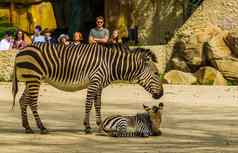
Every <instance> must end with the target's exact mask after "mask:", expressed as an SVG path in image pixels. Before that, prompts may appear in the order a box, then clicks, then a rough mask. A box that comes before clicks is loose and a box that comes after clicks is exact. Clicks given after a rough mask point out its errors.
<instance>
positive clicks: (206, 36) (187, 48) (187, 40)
mask: <svg viewBox="0 0 238 153" xmlns="http://www.w3.org/2000/svg"><path fill="white" fill-rule="evenodd" d="M221 31H222V30H221V29H219V28H218V27H216V26H213V25H210V24H208V25H207V26H206V27H203V28H201V29H197V30H196V31H195V32H194V33H190V31H183V32H181V33H180V38H179V40H178V41H179V42H180V44H181V43H183V44H184V45H182V46H181V45H180V46H181V47H182V48H181V49H179V50H180V55H179V56H182V57H183V58H184V59H185V60H186V63H187V64H188V65H190V66H191V67H195V68H196V67H199V66H200V65H202V64H204V62H205V56H204V52H203V51H204V43H205V42H208V41H209V40H211V39H212V38H213V37H214V36H216V35H218V34H219V33H220V32H221ZM176 44H178V43H177V42H176ZM176 44H175V45H176Z"/></svg>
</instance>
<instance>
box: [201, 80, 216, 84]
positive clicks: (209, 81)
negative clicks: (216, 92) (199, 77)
mask: <svg viewBox="0 0 238 153" xmlns="http://www.w3.org/2000/svg"><path fill="white" fill-rule="evenodd" d="M203 84H204V85H213V84H214V80H207V81H205V82H204V83H203Z"/></svg>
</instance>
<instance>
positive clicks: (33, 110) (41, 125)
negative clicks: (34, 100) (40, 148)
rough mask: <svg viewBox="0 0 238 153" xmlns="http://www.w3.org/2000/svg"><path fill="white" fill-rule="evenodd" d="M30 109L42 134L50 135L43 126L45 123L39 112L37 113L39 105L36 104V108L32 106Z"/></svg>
mask: <svg viewBox="0 0 238 153" xmlns="http://www.w3.org/2000/svg"><path fill="white" fill-rule="evenodd" d="M30 107H31V111H32V113H33V115H34V118H35V120H36V125H37V127H38V128H39V129H40V131H41V134H47V133H49V131H48V129H47V128H45V127H44V125H43V123H42V121H41V119H40V116H39V114H38V111H37V104H36V106H35V105H33V104H32V105H31V106H30Z"/></svg>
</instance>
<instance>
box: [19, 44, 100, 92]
mask: <svg viewBox="0 0 238 153" xmlns="http://www.w3.org/2000/svg"><path fill="white" fill-rule="evenodd" d="M102 54H103V48H102V47H101V46H99V45H89V44H82V45H70V46H67V47H66V46H63V45H59V44H47V43H37V44H33V45H32V46H29V47H26V48H25V49H23V50H21V51H20V52H19V53H18V54H17V55H16V67H17V68H18V70H17V78H18V79H19V80H22V81H31V80H29V79H32V78H33V77H35V78H36V79H38V80H45V82H48V83H49V84H51V85H53V86H54V87H56V88H59V89H62V90H66V91H74V90H80V89H84V88H86V87H87V86H88V83H89V79H90V77H91V76H93V74H94V73H96V71H97V70H98V69H99V67H100V64H101V61H102ZM32 76H33V77H32Z"/></svg>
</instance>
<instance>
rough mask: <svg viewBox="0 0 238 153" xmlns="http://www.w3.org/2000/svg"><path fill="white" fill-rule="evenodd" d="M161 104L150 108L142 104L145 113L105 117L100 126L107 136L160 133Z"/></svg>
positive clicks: (143, 135)
mask: <svg viewBox="0 0 238 153" xmlns="http://www.w3.org/2000/svg"><path fill="white" fill-rule="evenodd" d="M163 106H164V104H163V103H160V104H159V106H153V107H152V108H150V107H148V106H145V105H143V107H144V109H145V111H146V112H145V113H137V114H136V115H135V116H122V115H114V116H110V117H107V118H106V119H105V120H104V121H103V123H102V125H101V128H102V129H103V131H104V132H106V133H107V134H108V135H109V136H114V137H128V136H142V137H145V136H158V135H161V134H162V133H161V131H160V124H161V121H162V112H161V110H162V109H163ZM130 128H131V130H130Z"/></svg>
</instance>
